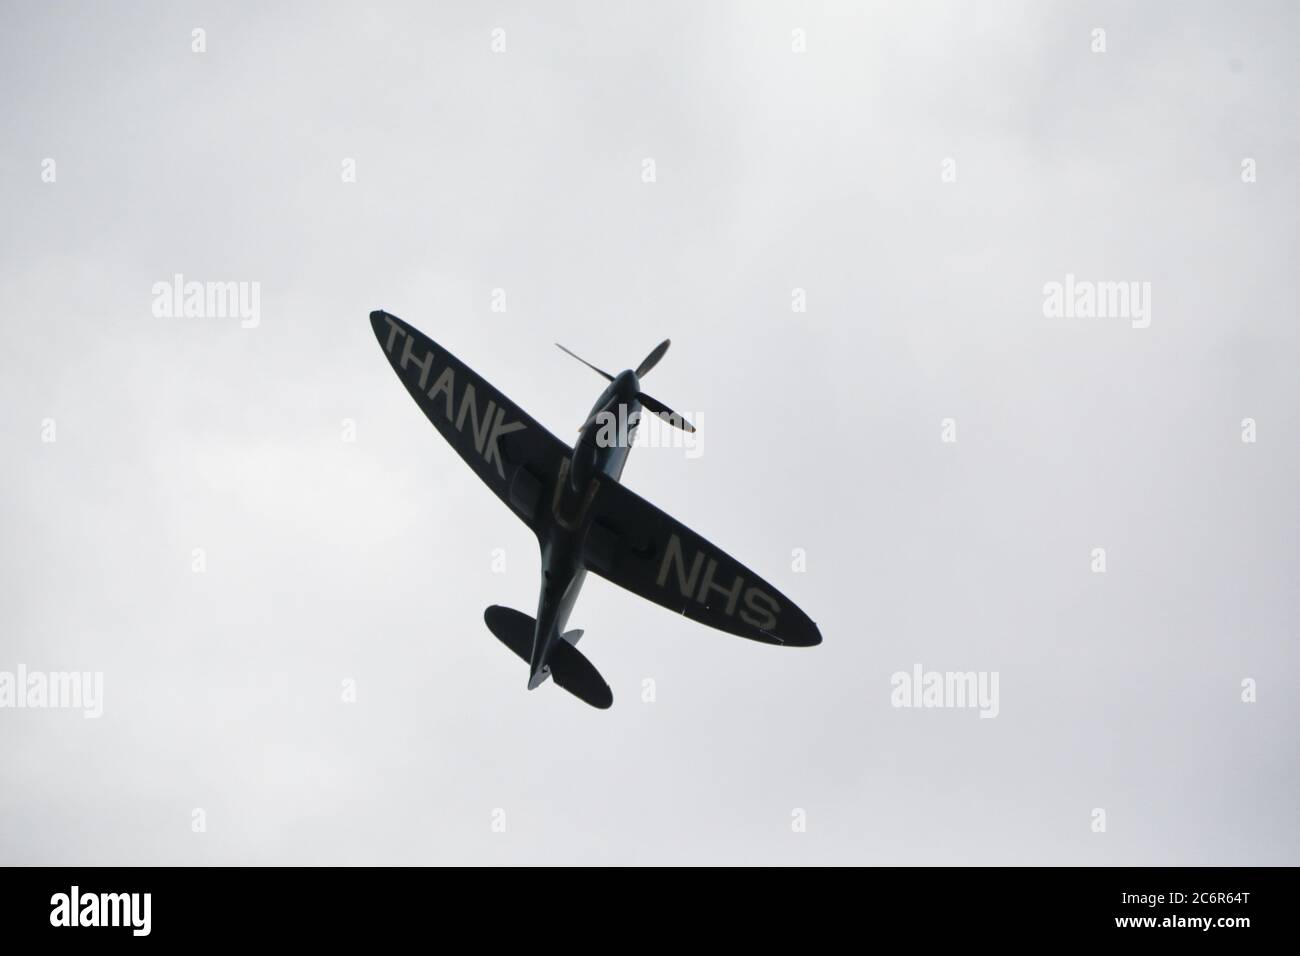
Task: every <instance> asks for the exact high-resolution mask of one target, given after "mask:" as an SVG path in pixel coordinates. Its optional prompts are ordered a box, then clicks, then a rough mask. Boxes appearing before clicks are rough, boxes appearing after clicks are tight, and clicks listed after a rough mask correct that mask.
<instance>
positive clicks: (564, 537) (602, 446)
mask: <svg viewBox="0 0 1300 956" xmlns="http://www.w3.org/2000/svg"><path fill="white" fill-rule="evenodd" d="M640 391H641V386H640V383H639V382H638V381H637V377H636V374H635V373H634V372H632V371H631V370H630V369H629V370H627V371H624V372H623V373H621V374H620V375H618V376H616V377H615V378H614V380H613V381H612V382H610V383H609V385H608V387H606V389H605V390H604V391H603V392H602V393H601V395H600V398H598V399H596V404H595V405H593V406H592V408H591V414H590V415H589V416H588V418H587V422H586V424H585V425H583V427H582V430H581V432H580V433H579V435H578V441H577V443H576V444H575V445H574V448H573V454H572V456H570V458H569V459H568V461H567V462H566V467H565V468H564V469H563V471H562V472H561V474H560V475H559V476H557V479H556V488H555V491H554V494H553V496H552V500H551V508H552V512H553V513H552V516H551V517H552V520H551V522H550V529H549V531H548V532H547V534H546V537H545V539H544V540H543V541H542V588H541V596H540V597H539V598H538V602H537V629H536V631H535V633H534V635H533V652H532V659H531V661H530V663H529V668H528V688H529V689H530V690H531V689H532V688H534V687H537V686H538V685H539V684H541V683H542V682H543V681H544V680H546V678H547V676H548V675H549V674H550V669H549V667H548V666H547V660H548V657H549V655H550V651H551V648H552V647H553V646H554V644H555V642H556V641H558V640H563V639H564V638H563V634H564V628H565V625H566V624H568V621H569V613H570V612H571V611H572V610H573V605H574V604H575V603H576V602H577V600H578V594H579V593H580V592H581V591H582V584H583V581H584V580H585V579H586V577H587V569H586V566H585V565H584V564H583V561H582V550H583V543H584V541H585V540H586V537H587V530H588V528H589V527H590V521H589V519H588V517H587V514H586V510H587V504H588V503H589V501H590V498H589V494H590V493H591V492H592V491H593V490H594V484H593V483H594V482H595V481H596V480H597V475H603V476H606V477H609V478H612V479H614V480H615V481H617V480H618V479H619V478H620V477H621V476H622V474H623V466H624V465H625V464H626V463H627V456H628V452H630V451H631V449H632V437H633V432H634V431H635V428H636V424H637V422H638V421H639V418H640V414H641V403H640V401H639V400H638V398H637V396H638V395H639V394H640Z"/></svg>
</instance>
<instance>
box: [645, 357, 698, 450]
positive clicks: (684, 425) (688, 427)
mask: <svg viewBox="0 0 1300 956" xmlns="http://www.w3.org/2000/svg"><path fill="white" fill-rule="evenodd" d="M661 348H663V349H664V350H665V351H666V350H667V348H668V343H667V342H665V343H664V344H663V345H662V346H661ZM637 398H639V399H641V404H642V405H644V406H645V408H646V411H648V412H651V413H652V414H655V415H658V416H659V417H660V418H662V419H663V420H664V421H666V422H667V423H668V424H669V425H673V426H675V427H677V428H680V429H681V430H682V431H687V432H693V431H695V426H694V425H692V424H691V423H690V422H688V421H687V420H686V419H684V418H682V416H681V415H678V414H677V413H676V412H675V411H673V410H672V409H671V408H669V407H668V406H667V405H665V404H664V403H663V402H661V401H659V399H657V398H654V397H652V396H650V395H647V394H646V393H645V392H642V393H640V394H639V395H638V396H637Z"/></svg>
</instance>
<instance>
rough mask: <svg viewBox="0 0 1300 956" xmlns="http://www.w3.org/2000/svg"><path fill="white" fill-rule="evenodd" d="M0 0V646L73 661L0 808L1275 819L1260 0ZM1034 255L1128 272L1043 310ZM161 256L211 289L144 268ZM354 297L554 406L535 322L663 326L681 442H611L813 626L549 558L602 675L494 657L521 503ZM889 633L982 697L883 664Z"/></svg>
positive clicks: (1266, 173)
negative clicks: (580, 587)
mask: <svg viewBox="0 0 1300 956" xmlns="http://www.w3.org/2000/svg"><path fill="white" fill-rule="evenodd" d="M0 15H2V18H3V22H4V28H3V30H0V85H2V86H3V88H4V90H5V94H4V96H3V99H0V209H3V217H2V221H3V225H0V315H3V320H2V321H0V406H2V407H3V409H4V413H3V415H0V441H2V442H3V447H4V448H5V449H6V451H7V454H6V456H5V459H4V461H5V467H4V468H3V469H2V470H0V522H2V524H3V528H4V533H3V535H2V536H0V582H3V583H0V670H10V671H12V670H14V669H15V668H16V666H17V665H18V664H19V663H23V664H25V665H26V666H27V667H28V668H29V669H39V670H46V671H57V670H83V671H102V672H103V674H104V682H105V700H104V715H103V717H102V718H101V719H99V720H85V719H83V718H82V716H81V715H80V714H79V713H77V712H70V711H30V710H23V711H18V710H0V782H2V783H3V786H0V862H4V863H18V864H33V863H63V864H110V863H131V864H146V863H164V864H214V863H215V864H228V863H278V862H287V863H312V864H314V863H444V862H448V863H451V862H454V863H505V862H514V863H543V862H559V863H604V862H609V863H668V862H690V863H703V862H712V863H831V862H834V863H886V864H931V863H955V864H967V863H970V864H974V863H985V864H1063V863H1078V864H1293V865H1294V864H1296V863H1300V832H1298V831H1297V828H1296V826H1295V823H1294V811H1295V806H1296V804H1297V801H1298V800H1300V767H1298V765H1297V752H1298V749H1300V748H1297V733H1296V727H1297V726H1300V707H1298V706H1297V703H1296V679H1297V669H1298V667H1300V653H1298V652H1297V639H1298V635H1297V612H1298V611H1300V586H1298V584H1297V579H1298V577H1300V555H1298V549H1297V543H1296V532H1297V528H1298V527H1300V506H1298V504H1297V486H1298V484H1300V482H1298V481H1297V479H1298V478H1300V451H1298V450H1300V441H1298V440H1297V439H1298V437H1300V379H1298V378H1297V375H1296V368H1297V359H1300V332H1298V331H1297V321H1296V320H1297V312H1296V294H1295V278H1294V275H1295V262H1296V259H1297V253H1298V252H1300V249H1298V243H1297V239H1298V237H1300V229H1298V228H1297V224H1296V218H1295V210H1296V209H1297V208H1300V202H1298V199H1300V197H1298V196H1297V187H1296V179H1295V175H1294V172H1295V170H1296V168H1297V162H1300V156H1298V155H1297V153H1298V151H1300V133H1298V132H1297V131H1298V130H1300V122H1297V119H1298V117H1297V115H1296V114H1297V109H1296V100H1295V90H1296V89H1297V86H1298V84H1297V79H1298V77H1297V72H1298V69H1297V65H1296V61H1295V56H1294V50H1293V45H1294V37H1295V35H1296V28H1297V25H1298V21H1300V13H1298V12H1297V11H1296V10H1295V8H1294V6H1293V5H1290V4H1286V3H1252V4H1248V5H1244V6H1241V5H1230V4H1226V3H1219V4H1209V3H1172V2H1162V3H1143V4H1141V5H1137V4H1126V3H1114V4H1111V3H1094V2H1090V3H1070V4H1066V3H1023V4H1022V3H980V4H969V3H957V2H952V3H906V4H904V3H901V2H900V3H889V4H817V3H811V2H807V3H777V2H772V3H763V4H743V3H722V2H709V3H703V4H700V3H689V2H685V0H680V2H667V3H656V4H648V3H599V2H595V0H591V2H584V3H576V4H565V3H548V4H546V5H537V4H522V3H520V4H500V3H496V4H493V3H474V4H470V3H461V4H438V5H436V6H435V5H430V4H424V3H411V4H395V3H385V4H379V5H376V8H375V9H367V10H361V9H358V8H356V7H354V6H352V5H344V4H335V5H326V4H316V3H310V4H309V3H299V4H292V5H276V6H274V7H273V8H268V7H265V6H264V5H259V4H252V3H238V4H217V3H210V4H188V5H187V4H174V3H134V4H115V5H113V6H112V7H111V8H109V7H107V6H100V5H92V4H74V3H67V4H57V3H54V4H18V3H7V4H5V5H4V7H3V10H2V13H0ZM195 27H202V28H204V29H205V30H206V33H207V51H206V52H205V53H203V54H195V53H193V52H191V30H192V29H194V28H195ZM1096 27H1101V28H1104V29H1105V31H1106V45H1107V50H1106V52H1105V53H1104V54H1096V53H1093V52H1091V50H1090V46H1091V44H1092V30H1093V29H1094V28H1096ZM497 28H500V29H501V30H504V31H505V33H504V37H505V42H506V51H505V52H504V53H495V54H494V53H493V52H492V50H491V43H492V38H493V35H492V31H493V30H494V29H497ZM796 28H798V29H803V30H805V31H806V36H807V52H805V53H803V54H796V53H793V52H792V50H791V44H792V31H793V30H795V29H796ZM948 157H951V158H953V159H954V160H955V161H956V169H957V181H956V182H955V183H943V182H941V181H940V164H941V163H942V162H943V160H944V159H945V158H948ZM1245 157H1251V158H1254V159H1255V160H1256V162H1257V168H1258V181H1257V182H1255V183H1253V184H1245V183H1243V182H1242V181H1241V175H1240V170H1241V161H1242V159H1243V158H1245ZM45 158H53V159H54V160H55V161H56V163H57V167H56V168H57V181H56V182H54V183H45V182H42V180H41V169H42V167H41V163H42V160H43V159H45ZM345 158H352V159H354V160H355V161H356V171H357V181H356V182H355V183H344V182H342V181H341V179H342V177H341V164H342V162H343V161H344V159H345ZM646 158H653V160H654V162H655V167H656V173H657V181H656V182H654V183H653V184H648V183H645V182H643V181H642V168H643V167H642V163H643V160H644V159H646ZM1067 272H1069V273H1074V274H1075V275H1077V276H1079V277H1080V278H1085V279H1098V280H1136V281H1146V282H1150V283H1151V286H1152V314H1151V325H1150V327H1149V328H1146V329H1135V328H1133V327H1132V326H1131V323H1129V322H1128V321H1126V320H1124V319H1055V320H1053V319H1047V318H1044V316H1043V311H1042V303H1043V295H1042V289H1043V285H1044V283H1046V282H1050V281H1054V280H1055V281H1060V280H1063V279H1064V276H1065V274H1066V273H1067ZM174 273H182V274H184V275H185V276H186V278H188V279H197V280H200V281H206V280H214V281H215V280H236V281H246V282H252V281H257V282H260V283H261V322H260V325H259V326H258V327H257V328H252V329H245V328H241V327H240V323H239V321H238V319H183V318H175V319H165V318H155V317H154V316H153V315H152V313H151V304H152V293H151V289H152V286H153V284H154V283H155V282H158V281H165V280H168V279H170V277H171V276H172V275H173V274H174ZM496 288H500V289H504V290H505V294H506V303H507V311H505V312H504V313H500V312H493V311H492V309H491V302H492V290H493V289H496ZM795 288H801V289H804V290H806V294H807V303H808V305H807V312H806V313H795V312H792V310H791V290H792V289H795ZM375 308H384V309H387V310H388V311H390V312H392V313H394V314H396V315H399V316H401V317H402V318H403V319H405V320H407V321H409V322H411V323H412V324H414V325H415V326H417V327H419V328H421V329H422V330H423V331H425V332H426V333H427V334H428V335H430V336H431V337H432V338H433V339H434V340H436V341H438V342H439V343H441V344H442V345H443V346H445V347H446V348H447V349H449V350H450V351H452V352H453V353H454V354H456V355H457V356H458V357H460V358H461V359H462V360H464V361H465V362H467V363H468V364H469V365H470V366H472V367H473V368H475V369H476V370H477V371H478V372H479V373H480V374H482V375H483V376H484V377H485V378H487V379H488V380H489V381H491V382H493V383H494V384H496V385H497V386H498V387H499V388H501V389H502V390H503V391H504V392H505V393H506V394H507V395H509V396H511V398H513V399H514V400H515V401H516V402H518V403H519V404H520V405H521V406H523V407H524V408H526V409H527V410H528V411H529V412H530V414H532V415H533V416H534V417H535V418H537V419H538V420H539V421H541V422H542V423H543V424H545V425H546V426H547V427H549V428H550V429H551V430H552V431H553V432H555V433H556V434H557V435H559V436H561V437H562V438H564V439H565V440H571V439H572V438H573V437H574V432H575V430H576V428H577V427H578V425H580V424H581V422H582V420H583V418H584V416H585V414H586V412H587V410H588V408H589V407H590V403H591V402H592V401H593V399H594V398H595V396H596V395H597V394H598V392H599V390H600V386H601V384H602V383H601V382H600V380H599V379H597V378H596V377H595V376H593V375H592V374H591V373H590V372H588V371H586V370H584V369H583V368H582V367H581V366H579V365H578V364H577V363H575V362H573V361H572V360H571V359H569V358H567V357H565V356H564V355H562V354H561V353H560V352H558V351H557V350H556V349H555V348H554V347H553V346H552V344H551V343H552V342H555V341H560V342H563V343H564V344H566V345H568V346H569V347H570V348H573V349H574V350H576V351H577V352H578V353H579V354H581V355H583V356H584V357H586V358H588V359H589V360H591V361H592V362H594V363H596V364H598V365H601V366H603V367H606V368H622V367H626V366H630V365H634V364H635V363H636V362H637V361H639V360H640V358H641V357H642V356H643V355H644V354H645V353H646V352H647V351H649V349H650V348H651V347H652V346H653V345H654V344H655V343H656V342H658V341H659V340H660V339H662V338H664V337H666V336H671V337H672V339H673V343H674V344H673V348H672V350H671V351H670V352H669V354H668V356H667V357H666V358H665V360H664V361H663V362H662V364H661V365H660V366H659V367H658V368H656V369H655V370H654V372H653V373H651V375H650V376H649V379H648V382H647V390H648V391H650V392H651V393H652V394H654V395H656V396H657V397H659V398H661V399H663V400H664V401H666V402H668V403H669V404H671V405H672V406H674V407H676V408H678V409H680V410H681V411H683V412H685V413H687V414H688V415H692V416H693V417H695V418H697V419H698V420H699V423H700V425H701V438H702V441H703V454H702V455H701V456H700V457H698V458H696V459H693V460H692V459H688V458H687V456H686V455H685V454H684V453H683V452H682V451H681V450H675V451H674V450H671V449H637V450H636V451H634V453H633V455H632V458H631V459H630V461H629V464H628V467H627V471H626V473H625V475H624V479H625V481H626V483H627V484H628V485H629V486H630V487H632V488H633V489H634V490H636V491H637V492H639V493H640V494H642V495H644V496H645V497H647V498H649V499H650V500H652V501H654V502H655V503H657V504H659V505H660V506H661V507H663V508H665V510H668V511H669V512H671V513H672V514H674V515H675V516H676V517H678V518H679V519H681V520H682V521H684V522H685V523H687V524H688V525H690V526H691V527H693V528H695V529H696V530H698V531H699V532H701V533H702V534H704V535H706V536H707V537H709V538H710V539H711V540H713V541H714V542H715V543H717V544H718V545H719V546H721V547H722V548H724V549H725V550H727V551H728V552H730V553H732V554H735V555H736V556H737V557H739V558H740V559H741V560H743V561H745V562H746V563H747V564H749V565H750V566H752V567H753V568H754V569H755V570H756V571H757V572H759V573H760V574H762V575H764V576H765V577H767V578H768V579H769V580H770V581H772V583H774V584H775V585H777V586H778V587H780V588H781V589H782V590H783V591H785V592H786V593H787V594H789V595H790V596H791V597H792V598H794V599H795V600H797V601H798V602H799V603H800V605H801V606H802V607H803V608H804V609H805V610H807V611H808V613H809V614H810V615H811V616H812V617H813V618H814V619H815V620H816V621H817V622H818V624H819V626H820V627H821V630H822V632H823V634H824V636H825V643H824V644H823V645H822V646H820V647H818V648H815V649H809V650H785V649H780V648H771V647H766V646H760V645H756V644H751V643H749V642H745V641H742V640H737V639H735V638H732V637H729V636H726V635H722V634H719V633H715V632H710V631H708V630H706V629H703V628H701V627H700V626H699V625H696V624H692V623H691V622H689V621H687V620H685V619H684V618H679V617H677V616H675V615H673V614H672V613H670V612H667V611H665V610H663V609H661V608H659V607H657V606H654V605H652V604H649V603H648V602H644V601H641V600H639V599H637V598H636V597H634V596H632V595H630V594H627V593H625V592H623V591H621V590H619V589H617V588H615V587H614V586H613V585H610V584H608V583H606V582H604V581H601V580H599V579H596V578H592V579H590V580H589V583H588V585H587V588H586V590H585V591H584V594H583V597H582V599H581V601H580V602H579V604H578V607H577V609H576V611H575V613H574V616H573V618H572V622H571V624H572V626H574V627H581V628H584V629H585V630H586V633H587V637H586V638H585V639H584V642H583V651H584V653H586V654H587V655H588V656H589V657H590V658H591V659H592V660H593V662H594V663H595V664H596V665H597V667H598V668H600V670H601V671H602V673H603V674H604V675H605V677H606V679H607V680H608V681H609V682H610V684H611V686H612V688H613V690H614V696H615V704H614V708H613V709H612V710H611V711H609V712H606V713H599V712H596V711H593V710H590V709H589V708H587V707H586V706H584V705H583V704H581V703H580V702H578V701H576V700H575V699H573V698H571V697H569V696H568V695H566V694H564V693H562V692H561V691H559V690H557V689H556V688H554V687H550V686H547V687H543V688H542V689H540V690H538V691H536V692H533V693H528V692H527V691H526V690H525V684H526V680H527V669H526V667H525V666H524V665H523V664H522V663H521V662H520V661H518V660H517V659H515V658H514V657H513V656H512V655H511V654H510V653H509V652H508V651H507V650H506V649H505V648H504V647H502V646H501V645H500V644H499V643H498V642H497V641H496V640H494V639H493V638H492V636H491V635H490V634H489V633H488V632H487V630H486V628H485V627H484V625H483V622H482V611H483V608H484V607H485V606H487V605H488V604H492V603H504V604H508V605H511V606H514V607H519V608H522V609H525V610H527V611H529V612H530V613H531V612H532V610H533V609H534V608H535V604H536V596H537V589H538V580H537V574H538V562H537V553H536V544H535V541H534V539H533V538H532V536H531V535H530V534H529V532H528V531H527V530H526V529H525V528H524V526H523V525H522V524H521V523H520V522H518V521H517V520H516V519H515V518H514V517H513V516H512V515H511V514H510V513H509V512H508V511H507V510H506V509H504V508H502V507H501V505H500V504H499V502H498V501H497V500H496V499H495V498H494V497H493V496H492V494H491V493H490V492H488V491H487V490H486V489H484V488H483V487H481V486H480V485H479V484H478V483H477V481H476V479H475V478H474V476H473V475H472V473H471V472H470V471H469V470H468V469H467V468H465V467H464V465H463V464H461V462H460V461H459V459H458V458H457V457H456V456H455V454H454V453H453V452H452V451H451V450H450V449H449V448H448V447H447V446H446V445H445V444H444V443H443V442H442V440H441V439H440V438H439V437H438V435H437V434H436V433H435V432H434V431H433V429H432V428H431V427H430V426H429V425H428V423H427V422H426V421H425V419H424V418H423V416H422V415H421V414H420V412H419V410H418V409H417V408H416V407H415V406H414V404H413V403H411V401H410V399H409V398H408V397H407V395H406V394H405V392H404V390H403V388H402V387H401V385H400V383H399V382H398V381H397V380H396V379H395V378H394V376H393V373H392V371H391V369H390V368H389V366H388V363H387V362H386V361H385V360H384V357H383V355H382V354H381V352H380V350H379V348H378V347H377V345H376V343H375V340H374V336H373V334H372V332H371V330H370V325H369V322H368V313H369V312H370V311H371V310H372V309H375ZM1246 417H1252V418H1254V419H1255V420H1256V421H1257V423H1258V441H1257V442H1256V443H1255V444H1245V443H1243V442H1242V441H1241V437H1240V436H1241V420H1242V419H1243V418H1246ZM51 418H52V419H54V420H55V422H56V427H57V441H55V442H54V443H45V442H42V441H41V431H42V422H43V420H45V419H51ZM945 418H952V419H954V420H955V421H956V427H957V436H958V440H957V442H956V443H952V444H945V443H942V442H941V441H940V423H941V421H942V420H943V419H945ZM344 419H352V420H353V421H354V422H355V423H356V435H357V440H356V441H355V442H354V443H348V442H344V441H342V440H341V430H342V425H341V423H342V422H343V420H344ZM1095 547H1104V548H1106V551H1107V565H1108V570H1107V572H1106V573H1105V574H1094V573H1092V572H1091V570H1090V562H1091V552H1092V549H1093V548H1095ZM195 548H203V549H205V551H206V555H207V571H206V573H204V574H194V573H193V572H192V571H191V554H192V551H193V549H195ZM498 548H499V549H504V553H505V558H506V573H504V574H501V573H494V572H493V569H492V552H493V549H498ZM795 548H802V549H804V551H805V552H806V555H807V570H806V572H804V573H797V572H795V571H794V570H792V566H791V564H792V562H791V553H792V551H793V549H795ZM916 663H920V664H922V665H923V666H924V667H925V668H927V669H936V670H959V671H967V670H975V671H997V672H998V673H999V674H1000V714H999V716H998V717H997V718H996V719H993V720H981V719H979V717H978V715H977V713H976V712H975V711H973V710H929V711H918V710H909V709H896V708H894V707H891V705H890V690H891V688H890V675H891V674H893V673H894V672H896V671H900V670H910V669H911V668H912V667H913V665H914V664H916ZM646 678H650V679H653V680H654V682H655V689H656V700H655V701H654V702H653V703H644V702H643V701H642V699H641V697H642V682H643V680H645V679H646ZM1245 678H1253V679H1255V680H1256V681H1257V682H1258V702H1256V703H1254V704H1245V703H1243V702H1242V701H1241V699H1240V697H1241V681H1242V680H1243V679H1245ZM344 680H354V681H355V682H356V688H357V701H356V703H354V704H345V703H343V702H341V700H340V696H341V685H342V682H343V681H344ZM194 808H202V809H203V810H204V811H205V813H206V816H207V832H205V833H194V832H192V829H191V814H192V811H193V810H194ZM496 808H501V809H503V810H504V811H505V819H506V831H505V832H504V833H494V832H492V829H491V823H492V819H493V817H492V814H493V811H494V810H495V809H496ZM795 808H801V809H803V810H804V811H806V816H807V831H806V832H804V833H795V832H792V827H791V820H792V817H791V814H792V811H793V810H794V809H795ZM1094 808H1104V809H1105V811H1106V814H1107V831H1106V832H1105V833H1104V834H1098V833H1094V832H1092V831H1091V828H1090V824H1091V822H1092V816H1091V814H1092V811H1093V809H1094Z"/></svg>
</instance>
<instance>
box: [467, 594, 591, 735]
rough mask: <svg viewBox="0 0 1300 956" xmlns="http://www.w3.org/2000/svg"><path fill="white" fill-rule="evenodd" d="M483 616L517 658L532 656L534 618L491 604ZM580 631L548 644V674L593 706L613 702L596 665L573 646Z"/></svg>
mask: <svg viewBox="0 0 1300 956" xmlns="http://www.w3.org/2000/svg"><path fill="white" fill-rule="evenodd" d="M483 620H484V622H485V623H486V624H487V626H488V630H490V631H491V632H492V633H493V634H494V635H495V636H496V639H497V640H499V641H500V642H501V643H502V644H504V645H505V646H506V647H508V648H510V649H511V650H512V651H514V652H515V656H517V657H518V658H519V659H520V660H522V661H524V662H525V663H527V662H528V661H529V660H530V659H531V657H532V651H533V632H534V631H535V630H536V627H537V622H536V621H535V620H533V619H532V618H531V617H529V616H528V615H527V614H525V613H524V612H523V611H516V610H514V609H513V608H508V607H502V606H501V605H499V604H494V605H492V606H491V607H490V608H488V609H487V610H486V611H484V612H483ZM581 636H582V631H568V632H566V633H564V634H562V635H561V637H563V638H564V640H562V641H556V642H555V645H554V646H553V647H552V648H551V650H550V654H549V660H548V661H547V663H548V665H549V666H550V669H551V676H552V677H554V678H555V683H556V684H557V685H559V686H560V687H563V688H564V689H565V690H567V691H568V692H569V693H570V694H572V695H573V696H574V697H576V698H578V699H579V700H580V701H582V702H583V703H586V704H590V705H591V706H592V707H597V708H599V709H601V710H605V709H606V708H608V707H610V706H611V705H612V704H613V703H614V692H613V691H611V690H610V689H609V685H608V684H606V683H605V679H604V678H603V677H601V676H600V672H599V671H598V670H596V668H595V665H593V664H592V663H591V661H589V660H587V658H585V657H583V656H582V654H581V652H579V650H578V649H577V648H576V647H575V646H574V645H575V644H577V643H578V638H580V637H581Z"/></svg>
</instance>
